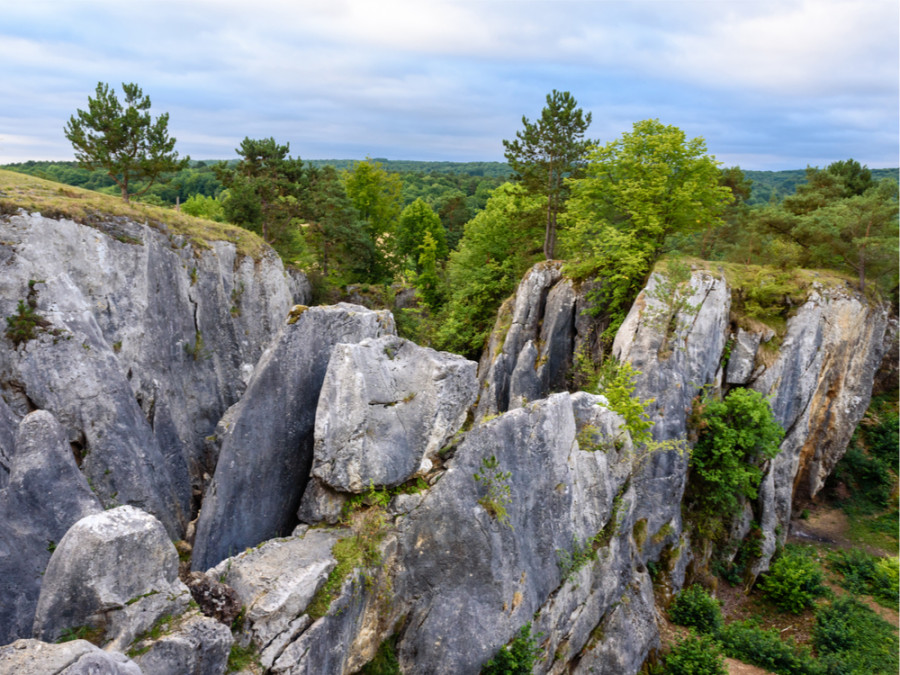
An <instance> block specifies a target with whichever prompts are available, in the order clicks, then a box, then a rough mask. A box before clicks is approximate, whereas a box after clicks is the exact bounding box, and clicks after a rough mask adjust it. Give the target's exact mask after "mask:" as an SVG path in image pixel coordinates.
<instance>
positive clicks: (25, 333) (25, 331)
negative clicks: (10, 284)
mask: <svg viewBox="0 0 900 675" xmlns="http://www.w3.org/2000/svg"><path fill="white" fill-rule="evenodd" d="M49 325H50V322H49V321H47V320H46V319H45V318H44V317H42V316H41V315H40V314H38V313H37V312H36V311H35V308H34V306H32V305H31V304H30V303H29V304H25V301H24V300H19V304H18V305H17V306H16V313H15V314H13V315H12V316H8V317H6V337H8V338H9V339H10V340H11V341H12V343H13V344H14V345H15V346H16V347H18V346H19V345H20V344H22V343H23V342H28V341H29V340H33V339H34V338H36V337H37V331H38V330H39V329H41V328H46V327H47V326H49Z"/></svg>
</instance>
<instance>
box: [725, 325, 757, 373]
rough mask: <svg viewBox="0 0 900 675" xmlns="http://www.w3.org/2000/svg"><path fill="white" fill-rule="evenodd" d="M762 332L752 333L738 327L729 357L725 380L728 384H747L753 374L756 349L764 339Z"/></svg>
mask: <svg viewBox="0 0 900 675" xmlns="http://www.w3.org/2000/svg"><path fill="white" fill-rule="evenodd" d="M762 338H763V336H762V334H761V333H750V332H748V331H745V330H744V329H743V328H738V332H737V335H736V336H735V338H734V344H733V345H732V347H731V357H730V358H729V359H728V368H727V370H726V375H725V382H727V383H728V384H747V382H748V381H749V380H750V376H751V375H752V374H753V365H754V362H755V360H756V351H757V350H758V349H759V343H760V342H761V341H762Z"/></svg>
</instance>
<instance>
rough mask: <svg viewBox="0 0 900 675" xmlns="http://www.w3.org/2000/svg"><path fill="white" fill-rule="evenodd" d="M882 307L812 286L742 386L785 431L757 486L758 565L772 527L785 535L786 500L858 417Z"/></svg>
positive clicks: (878, 340) (880, 345) (879, 345)
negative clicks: (765, 403)
mask: <svg viewBox="0 0 900 675" xmlns="http://www.w3.org/2000/svg"><path fill="white" fill-rule="evenodd" d="M887 327H888V313H887V308H882V307H872V306H870V305H869V304H868V302H866V301H865V299H864V298H861V297H858V296H856V295H855V294H853V293H851V292H848V291H846V290H842V289H834V288H832V289H828V288H820V289H818V290H816V291H813V292H812V293H811V294H810V296H809V298H808V299H807V302H806V303H805V304H804V305H803V306H802V307H801V308H800V309H799V311H798V312H797V314H796V315H795V316H793V317H791V319H789V321H788V328H787V334H786V335H785V337H784V340H783V341H782V344H781V347H780V349H779V353H778V357H777V358H776V359H775V362H774V363H773V364H772V365H771V367H769V368H768V369H767V370H766V371H765V372H764V373H762V375H761V376H760V377H759V378H758V379H756V380H755V381H753V382H751V383H750V386H751V387H752V388H753V389H755V390H756V391H759V392H760V393H762V394H764V395H766V396H767V397H770V400H771V404H772V412H773V413H774V415H775V418H776V419H777V420H778V422H779V423H780V424H781V425H782V427H784V429H785V431H786V435H785V439H784V441H783V442H782V444H781V452H780V453H779V454H778V455H777V456H776V457H775V459H774V460H773V461H772V463H771V465H770V469H769V472H768V475H767V476H766V477H765V478H764V479H763V482H762V484H761V485H760V490H759V508H760V511H761V513H760V521H761V524H762V529H763V535H764V540H763V553H764V555H763V556H762V559H761V560H760V561H759V563H758V564H757V566H756V569H755V571H763V570H765V569H766V566H767V565H768V561H769V558H770V557H771V555H772V553H773V552H774V549H775V540H776V534H775V532H776V531H777V530H779V529H780V530H781V533H782V534H781V537H782V539H783V538H784V537H786V536H787V530H788V523H789V521H790V515H791V507H792V503H793V501H794V500H795V499H797V498H801V499H804V498H810V497H813V496H815V495H816V494H817V493H818V491H819V490H820V489H821V488H822V486H823V485H824V484H825V479H826V478H827V476H828V474H829V473H830V472H831V470H832V469H833V468H834V465H835V464H836V463H837V462H838V460H839V459H840V458H841V457H842V456H843V454H844V452H845V451H846V448H847V444H848V442H849V440H850V437H851V435H852V434H853V430H854V429H855V428H856V425H857V424H858V422H859V420H860V419H862V416H863V414H864V413H865V411H866V408H867V407H868V405H869V400H870V396H871V390H872V382H873V380H874V377H875V372H876V370H877V369H878V366H879V364H880V363H881V361H882V357H883V355H884V348H885V340H884V335H885V332H886V330H887Z"/></svg>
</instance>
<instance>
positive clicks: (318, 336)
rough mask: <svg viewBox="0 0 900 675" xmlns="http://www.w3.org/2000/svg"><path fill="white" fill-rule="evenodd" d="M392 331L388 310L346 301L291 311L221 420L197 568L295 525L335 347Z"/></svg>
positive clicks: (200, 524) (198, 541) (200, 527)
mask: <svg viewBox="0 0 900 675" xmlns="http://www.w3.org/2000/svg"><path fill="white" fill-rule="evenodd" d="M393 333H394V321H393V317H392V316H391V314H390V313H389V312H386V311H378V312H373V311H371V310H368V309H365V308H364V307H359V306H356V305H347V304H339V305H334V306H330V307H310V308H306V307H299V306H298V307H295V308H294V310H292V313H291V316H290V318H289V319H288V324H287V325H286V326H285V327H284V330H283V332H282V333H281V335H280V337H279V339H278V340H277V341H276V342H275V343H274V344H272V345H271V347H270V348H269V349H268V350H266V352H265V354H264V355H263V357H262V358H261V359H260V362H259V364H258V365H257V367H256V369H255V370H254V373H253V378H252V379H251V381H250V384H249V386H248V387H247V392H246V394H245V395H244V396H243V398H241V400H240V401H239V402H238V403H237V404H236V405H235V406H234V407H232V408H231V409H230V410H229V411H228V412H227V413H226V415H225V417H224V418H223V419H222V421H221V422H220V424H219V427H218V429H219V437H220V439H221V452H220V455H219V462H218V464H217V466H216V471H215V475H214V476H213V480H212V483H211V484H210V486H209V488H208V489H207V491H206V494H205V496H204V501H203V508H202V510H201V512H200V517H199V520H198V522H197V534H196V538H195V542H194V555H193V561H192V566H193V569H194V570H201V571H202V570H206V569H208V568H210V567H212V566H213V565H216V564H217V563H219V562H220V561H222V560H224V559H225V558H227V557H229V556H231V555H234V554H235V553H238V552H240V551H242V550H244V549H245V548H247V547H250V546H256V545H257V544H259V543H260V542H262V541H265V540H267V539H272V538H273V537H279V536H284V535H286V534H289V533H290V532H291V530H292V529H293V528H294V526H295V525H296V522H297V516H296V513H297V508H298V507H299V505H300V498H301V496H302V495H303V491H304V489H305V487H306V483H307V480H308V478H309V471H310V468H311V466H312V461H313V424H314V421H315V415H316V405H317V403H318V399H319V392H320V390H321V388H322V381H323V380H324V379H325V371H326V369H327V367H328V362H329V359H330V356H331V351H332V349H333V348H334V346H335V345H336V344H338V343H352V342H359V341H361V340H364V339H365V338H374V337H379V336H381V335H385V334H387V335H390V334H393Z"/></svg>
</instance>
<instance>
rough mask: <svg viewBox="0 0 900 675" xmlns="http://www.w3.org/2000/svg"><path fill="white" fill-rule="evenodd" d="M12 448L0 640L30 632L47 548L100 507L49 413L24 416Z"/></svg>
mask: <svg viewBox="0 0 900 675" xmlns="http://www.w3.org/2000/svg"><path fill="white" fill-rule="evenodd" d="M15 447H16V451H15V454H13V455H12V457H11V462H10V468H11V472H10V475H9V484H8V485H7V486H6V487H5V488H3V489H0V594H2V601H0V644H5V643H7V642H9V641H10V640H13V639H15V638H17V637H24V636H26V635H31V626H32V623H33V622H34V612H35V608H36V607H37V602H38V596H39V594H40V590H41V581H42V579H43V577H42V574H43V572H44V569H45V568H46V567H47V563H48V562H49V561H50V554H51V552H52V551H53V550H54V549H55V548H56V546H57V544H58V543H59V542H60V540H61V539H62V538H63V535H65V533H66V531H67V530H68V529H69V528H70V527H71V526H72V525H73V524H74V523H75V522H76V521H77V520H79V519H80V518H83V517H84V516H87V515H90V514H93V513H99V512H101V511H102V510H103V509H102V507H101V506H100V502H99V501H98V499H97V497H96V496H95V495H94V493H93V492H91V489H90V487H89V486H88V483H87V481H86V480H85V479H84V477H83V476H82V475H81V473H79V471H78V466H77V465H76V463H75V458H74V457H73V456H72V450H71V448H70V447H69V444H68V443H67V442H66V437H65V432H64V431H63V429H62V427H60V425H59V424H58V423H57V421H56V419H55V418H54V417H53V415H51V414H50V413H48V412H46V411H44V410H38V411H35V412H33V413H30V414H29V415H27V416H25V418H24V419H23V420H22V422H21V423H20V424H19V428H18V431H17V433H16V442H15Z"/></svg>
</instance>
